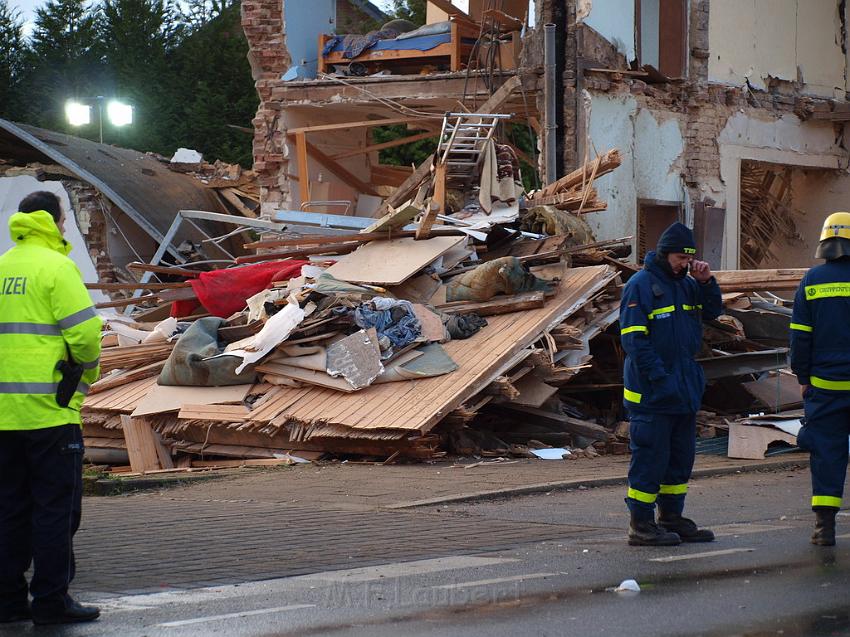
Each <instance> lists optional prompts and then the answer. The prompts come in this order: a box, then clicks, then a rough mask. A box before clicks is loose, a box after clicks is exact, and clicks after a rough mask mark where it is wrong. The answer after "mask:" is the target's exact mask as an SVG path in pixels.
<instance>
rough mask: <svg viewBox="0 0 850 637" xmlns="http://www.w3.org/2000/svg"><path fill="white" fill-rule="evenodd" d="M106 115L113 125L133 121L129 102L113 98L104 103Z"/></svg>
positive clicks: (123, 124) (126, 123)
mask: <svg viewBox="0 0 850 637" xmlns="http://www.w3.org/2000/svg"><path fill="white" fill-rule="evenodd" d="M106 115H107V117H109V121H110V122H111V123H112V125H113V126H127V125H128V124H132V123H133V107H132V106H130V105H129V104H123V103H122V102H116V101H114V100H113V101H111V102H109V103H108V104H107V105H106Z"/></svg>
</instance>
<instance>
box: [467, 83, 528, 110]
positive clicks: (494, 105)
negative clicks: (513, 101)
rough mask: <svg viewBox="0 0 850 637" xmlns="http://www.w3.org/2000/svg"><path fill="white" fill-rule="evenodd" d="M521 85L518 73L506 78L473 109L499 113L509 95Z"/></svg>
mask: <svg viewBox="0 0 850 637" xmlns="http://www.w3.org/2000/svg"><path fill="white" fill-rule="evenodd" d="M521 85H522V80H521V79H520V77H519V76H518V75H514V76H512V77H510V78H508V79H507V80H506V81H505V82H504V84H502V85H501V86H500V87H499V88H497V89H496V92H495V93H493V94H492V95H491V96H490V97H488V98H487V101H485V102H484V103H483V104H482V105H481V106H480V107H478V108H476V109H475V112H476V113H501V112H502V107H503V106H504V105H505V104H506V103H507V102H508V100H510V98H511V95H513V93H514V91H516V90H517V89H518V88H519V87H520V86H521Z"/></svg>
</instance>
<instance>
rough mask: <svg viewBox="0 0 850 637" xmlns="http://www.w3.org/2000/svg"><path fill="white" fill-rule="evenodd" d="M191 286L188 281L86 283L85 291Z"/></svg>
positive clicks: (162, 288) (168, 288)
mask: <svg viewBox="0 0 850 637" xmlns="http://www.w3.org/2000/svg"><path fill="white" fill-rule="evenodd" d="M191 285H192V284H191V283H189V282H188V281H178V282H175V283H156V282H154V283H86V289H87V290H104V291H105V292H123V291H125V290H127V291H132V290H154V291H156V290H170V289H172V288H186V287H189V286H191Z"/></svg>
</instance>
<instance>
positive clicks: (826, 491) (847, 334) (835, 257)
mask: <svg viewBox="0 0 850 637" xmlns="http://www.w3.org/2000/svg"><path fill="white" fill-rule="evenodd" d="M815 258H817V259H826V263H824V264H822V265H819V266H816V267H814V268H812V269H811V270H809V271H808V272H806V275H805V276H804V277H803V280H802V281H801V282H800V287H799V288H798V289H797V294H796V296H795V297H794V313H793V315H792V317H791V370H792V371H793V372H794V373H795V374H796V375H797V381H798V382H799V383H800V385H801V386H802V387H801V389H802V392H803V399H804V405H805V413H806V424H805V426H804V427H802V428H801V429H800V433H799V434H798V435H797V441H798V444H799V445H800V447H802V448H803V449H807V450H809V452H810V453H811V472H812V510H813V511H814V512H815V531H814V533H813V534H812V544H817V545H821V546H833V545H834V544H835V514H836V513H837V512H838V509H840V508H841V497H842V495H843V493H844V476H845V474H846V472H847V449H848V447H847V444H848V443H847V440H848V439H847V436H848V434H850V212H836V213H833V214H831V215H829V216H828V217H827V218H826V221H825V222H824V224H823V230H822V232H821V235H820V243H819V244H818V248H817V250H816V252H815Z"/></svg>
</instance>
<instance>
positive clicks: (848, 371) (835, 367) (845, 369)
mask: <svg viewBox="0 0 850 637" xmlns="http://www.w3.org/2000/svg"><path fill="white" fill-rule="evenodd" d="M848 324H850V259H847V258H843V259H836V260H834V261H827V262H826V263H824V264H823V265H819V266H816V267H814V268H812V269H811V270H809V271H808V272H806V274H805V276H804V277H803V280H802V281H801V282H800V286H799V287H798V288H797V294H796V295H795V296H794V312H793V314H792V316H791V356H790V358H791V370H792V371H793V372H794V373H795V374H796V375H797V380H798V381H799V383H800V384H801V385H813V386H814V387H818V388H820V389H827V390H830V391H850V330H848Z"/></svg>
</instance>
